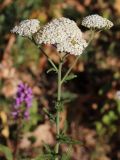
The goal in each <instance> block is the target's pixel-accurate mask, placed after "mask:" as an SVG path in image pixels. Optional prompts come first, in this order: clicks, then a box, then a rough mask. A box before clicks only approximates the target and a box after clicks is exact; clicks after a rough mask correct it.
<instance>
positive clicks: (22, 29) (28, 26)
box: [11, 19, 40, 38]
mask: <svg viewBox="0 0 120 160" xmlns="http://www.w3.org/2000/svg"><path fill="white" fill-rule="evenodd" d="M39 29H40V21H38V20H37V19H30V20H23V21H21V22H20V23H19V24H18V25H16V26H15V27H14V28H13V29H12V30H11V32H12V33H16V34H18V35H20V36H23V37H28V38H31V36H32V35H33V34H34V33H36V32H37V31H38V30H39Z"/></svg>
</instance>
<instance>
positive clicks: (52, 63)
mask: <svg viewBox="0 0 120 160" xmlns="http://www.w3.org/2000/svg"><path fill="white" fill-rule="evenodd" d="M38 48H39V49H40V50H41V52H42V53H43V54H44V55H45V56H46V57H47V59H48V61H49V62H50V64H51V65H52V66H53V68H54V69H55V71H56V72H58V69H57V67H56V65H55V64H54V62H53V61H52V60H51V59H50V58H49V57H48V55H47V54H46V53H45V51H44V50H43V49H42V48H41V47H38Z"/></svg>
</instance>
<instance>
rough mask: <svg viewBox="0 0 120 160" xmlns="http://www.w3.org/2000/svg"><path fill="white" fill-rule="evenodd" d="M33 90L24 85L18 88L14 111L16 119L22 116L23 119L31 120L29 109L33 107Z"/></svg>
mask: <svg viewBox="0 0 120 160" xmlns="http://www.w3.org/2000/svg"><path fill="white" fill-rule="evenodd" d="M32 99H33V94H32V89H31V88H30V87H29V86H28V85H27V84H24V83H20V84H19V85H18V88H17V93H16V98H15V104H14V110H13V112H12V115H13V117H14V118H18V117H20V116H22V118H25V119H28V118H29V109H30V107H31V106H32Z"/></svg>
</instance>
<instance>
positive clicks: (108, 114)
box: [0, 0, 120, 160]
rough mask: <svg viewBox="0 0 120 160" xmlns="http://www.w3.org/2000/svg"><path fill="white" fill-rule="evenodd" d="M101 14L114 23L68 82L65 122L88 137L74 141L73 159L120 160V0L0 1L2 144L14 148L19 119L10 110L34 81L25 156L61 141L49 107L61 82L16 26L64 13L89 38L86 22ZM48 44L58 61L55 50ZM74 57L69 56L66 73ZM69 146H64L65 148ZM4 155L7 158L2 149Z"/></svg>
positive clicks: (76, 134) (75, 133) (74, 132)
mask: <svg viewBox="0 0 120 160" xmlns="http://www.w3.org/2000/svg"><path fill="white" fill-rule="evenodd" d="M95 13H96V14H99V15H101V16H103V17H106V18H108V19H109V20H111V21H112V22H113V23H114V27H112V29H111V30H108V31H102V32H100V33H99V34H97V35H96V36H95V39H94V40H93V42H92V44H91V47H90V48H89V50H88V53H86V54H84V55H82V56H81V59H80V61H79V63H77V65H76V66H75V67H74V69H73V72H74V73H75V74H77V76H78V77H77V78H76V79H74V80H72V81H71V82H69V83H67V84H65V85H64V87H63V91H64V93H63V94H62V96H64V97H65V98H66V105H65V110H64V111H63V112H62V113H61V124H60V126H61V128H63V127H64V123H66V119H67V121H68V122H67V123H66V133H67V134H68V135H70V136H71V137H72V138H75V139H77V140H80V141H81V142H82V145H74V146H73V150H72V152H71V160H120V99H119V98H120V97H119V98H116V93H117V91H119V90H120V53H119V51H120V0H109V1H105V0H0V144H4V145H6V146H8V147H9V148H11V149H13V148H14V134H15V131H16V130H15V127H16V122H15V121H13V120H12V118H11V115H10V112H11V110H12V107H13V102H14V96H15V93H16V87H17V85H18V83H19V82H20V81H23V82H25V83H28V84H29V85H30V86H31V87H32V90H33V93H34V101H33V107H32V108H31V118H30V121H29V122H26V123H27V125H25V126H24V131H23V138H22V140H21V143H20V146H19V147H20V148H21V154H22V157H23V158H24V157H30V158H33V157H36V156H37V155H38V153H39V152H40V151H42V150H44V147H43V145H42V144H43V143H42V142H43V141H44V142H46V143H48V144H49V145H51V146H53V145H54V143H55V139H54V135H55V126H54V125H51V124H50V122H49V120H48V117H47V116H45V114H44V112H43V108H44V107H46V108H47V109H48V110H49V111H51V112H52V113H54V112H55V111H54V106H53V105H54V103H53V102H54V99H55V97H56V95H55V93H56V90H57V81H56V75H54V73H52V72H51V73H49V74H47V73H46V71H47V70H48V69H49V67H50V65H49V63H48V61H47V59H46V57H45V56H44V55H43V54H41V53H40V51H39V50H38V49H37V48H36V46H34V44H33V43H32V42H30V41H29V40H28V39H25V38H22V37H19V36H16V35H12V34H11V33H10V30H11V29H12V28H13V27H14V26H15V25H16V24H17V23H19V22H20V21H21V20H24V19H31V18H35V19H38V20H40V22H41V24H45V23H47V22H48V21H50V20H51V19H53V18H58V17H62V16H64V17H67V18H70V19H71V20H74V21H76V23H77V24H78V26H79V27H80V28H81V30H82V31H83V32H84V35H85V37H86V38H89V31H87V30H86V29H85V28H84V27H82V26H81V21H82V19H83V17H85V16H87V15H90V14H95ZM43 47H44V50H45V51H46V53H47V54H48V55H49V57H50V58H51V59H52V60H53V61H54V62H55V63H56V65H57V64H58V60H59V58H58V53H56V51H55V49H54V48H52V47H50V46H47V47H46V46H43ZM74 60H75V57H74V56H72V55H70V56H68V58H67V61H66V63H65V64H64V71H63V73H64V72H65V71H66V70H67V69H68V68H69V67H70V65H71V64H72V63H73V62H74ZM65 150H66V145H62V147H61V152H65ZM0 159H1V160H4V159H5V158H4V156H3V154H1V153H0Z"/></svg>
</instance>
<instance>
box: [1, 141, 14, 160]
mask: <svg viewBox="0 0 120 160" xmlns="http://www.w3.org/2000/svg"><path fill="white" fill-rule="evenodd" d="M0 152H1V153H3V154H4V155H5V157H6V159H7V160H13V156H12V152H11V150H10V148H8V147H6V146H4V145H2V144H0Z"/></svg>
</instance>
